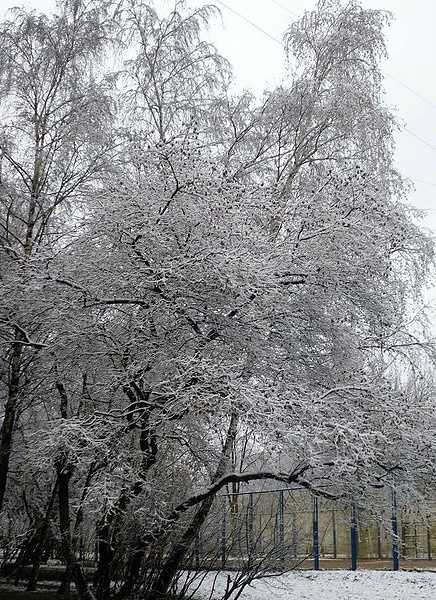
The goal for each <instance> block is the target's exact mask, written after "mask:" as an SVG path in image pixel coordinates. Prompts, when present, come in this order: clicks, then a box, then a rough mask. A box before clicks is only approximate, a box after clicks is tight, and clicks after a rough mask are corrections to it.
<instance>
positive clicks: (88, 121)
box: [0, 2, 110, 508]
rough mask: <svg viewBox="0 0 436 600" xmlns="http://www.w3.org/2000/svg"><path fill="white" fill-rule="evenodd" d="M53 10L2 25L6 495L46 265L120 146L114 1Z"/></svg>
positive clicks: (40, 336) (38, 329) (2, 469)
mask: <svg viewBox="0 0 436 600" xmlns="http://www.w3.org/2000/svg"><path fill="white" fill-rule="evenodd" d="M59 7H60V9H61V11H60V13H59V14H57V15H54V16H53V17H46V16H45V15H38V14H35V13H26V12H25V11H23V10H15V12H12V13H11V19H10V20H8V21H6V22H5V23H3V24H2V26H1V31H0V39H1V44H0V48H1V50H0V65H1V82H0V83H1V88H0V99H1V114H2V127H1V142H0V144H1V187H0V201H1V206H0V208H1V212H0V227H1V230H0V244H1V252H2V283H3V292H2V312H1V326H2V339H3V342H4V344H5V345H4V346H3V348H6V353H5V354H4V355H3V357H2V360H3V365H4V367H3V368H4V378H2V392H1V393H2V397H4V398H5V413H4V417H3V421H2V427H1V437H0V508H1V506H2V504H3V500H4V495H5V490H6V482H7V475H8V468H9V460H10V456H11V450H12V442H13V432H14V425H15V419H16V414H17V408H18V406H19V404H20V401H21V399H22V398H23V396H24V394H25V390H24V387H23V377H22V376H23V371H24V369H25V368H26V369H28V368H29V364H30V363H31V362H32V361H33V359H34V358H35V357H36V355H37V354H38V351H39V350H40V349H41V348H42V347H43V346H44V341H45V339H46V336H48V335H49V332H48V331H45V330H44V328H43V327H42V326H41V320H42V314H43V313H44V311H45V310H47V308H48V307H49V306H50V303H49V302H47V301H45V306H43V305H42V306H41V305H39V306H35V305H34V299H35V295H36V294H37V293H38V289H39V283H38V279H39V278H40V277H41V269H44V263H47V262H48V261H49V260H50V258H51V256H52V255H53V254H54V253H56V251H57V248H59V247H60V246H61V245H62V244H65V242H66V238H65V236H66V234H67V231H68V230H70V229H71V227H72V226H74V219H75V214H76V213H77V211H78V210H79V205H78V202H79V196H80V194H81V193H83V192H84V191H85V189H86V188H87V187H89V185H90V184H91V181H92V180H93V179H95V177H96V175H97V174H98V173H99V172H100V171H101V168H102V166H103V165H104V164H105V161H106V155H105V154H106V151H107V150H108V148H109V147H110V140H109V138H108V130H107V125H108V115H109V114H110V110H109V109H110V101H109V98H108V88H107V86H106V84H105V83H104V81H99V80H98V78H97V77H96V75H95V73H94V69H95V65H96V62H95V61H96V59H97V58H98V57H99V55H101V54H102V53H103V52H104V47H105V43H106V39H107V38H106V34H105V21H104V10H103V9H104V4H103V3H97V4H94V5H93V4H89V5H88V6H86V5H85V4H83V3H81V2H66V3H61V4H60V5H59Z"/></svg>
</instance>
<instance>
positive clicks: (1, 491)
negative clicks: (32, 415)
mask: <svg viewBox="0 0 436 600" xmlns="http://www.w3.org/2000/svg"><path fill="white" fill-rule="evenodd" d="M22 342H23V333H22V331H21V330H20V329H19V328H16V329H15V339H14V342H13V346H12V355H11V359H10V375H9V391H8V399H7V401H6V404H5V416H4V419H3V423H2V427H1V430H0V512H1V511H2V509H3V503H4V498H5V493H6V485H7V479H8V472H9V460H10V456H11V450H12V436H13V431H14V425H15V419H16V415H17V402H18V397H19V390H20V376H21V363H22V357H23V345H22Z"/></svg>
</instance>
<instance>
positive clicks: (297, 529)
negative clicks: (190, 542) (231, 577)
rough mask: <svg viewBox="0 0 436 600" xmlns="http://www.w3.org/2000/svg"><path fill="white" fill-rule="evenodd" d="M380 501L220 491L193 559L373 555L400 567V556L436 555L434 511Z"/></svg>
mask: <svg viewBox="0 0 436 600" xmlns="http://www.w3.org/2000/svg"><path fill="white" fill-rule="evenodd" d="M381 503H383V507H384V508H383V509H382V510H381V511H378V513H377V518H376V517H375V516H374V515H372V514H371V513H370V512H368V511H365V510H361V509H357V508H356V507H355V506H354V505H346V504H344V503H340V502H339V501H333V500H327V499H324V498H315V497H313V496H312V495H311V494H310V493H308V492H307V491H304V490H274V491H267V492H247V493H240V492H238V493H229V494H224V495H222V496H220V497H218V498H217V500H216V502H215V506H214V509H213V511H212V513H211V515H210V517H209V519H208V521H207V522H206V524H205V525H204V526H203V528H202V530H201V532H200V534H199V535H198V537H197V541H196V544H195V548H194V550H193V555H192V561H193V563H194V565H195V566H196V567H197V568H225V569H231V568H247V567H250V568H258V569H264V570H284V569H290V568H297V567H304V568H315V569H317V568H320V564H322V566H323V567H328V566H329V565H330V566H342V567H344V566H347V565H348V566H350V567H351V568H352V569H355V568H357V565H358V562H360V563H361V565H364V564H365V563H366V562H367V561H375V563H377V562H378V563H380V565H381V566H383V567H384V568H393V569H397V568H398V567H399V561H400V560H401V561H407V562H408V563H410V565H412V564H414V561H424V560H427V561H428V560H432V559H433V557H435V558H436V511H435V512H434V513H432V514H430V515H427V516H425V517H424V516H423V515H422V514H421V513H420V511H419V510H414V509H413V508H411V507H402V506H397V505H396V502H395V497H394V496H389V497H388V496H386V497H385V498H382V499H381ZM372 566H374V565H373V564H372ZM402 566H405V564H404V562H402Z"/></svg>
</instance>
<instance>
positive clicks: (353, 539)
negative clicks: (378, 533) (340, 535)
mask: <svg viewBox="0 0 436 600" xmlns="http://www.w3.org/2000/svg"><path fill="white" fill-rule="evenodd" d="M350 542H351V570H352V571H356V570H357V518H356V505H355V503H354V502H352V503H351V523H350Z"/></svg>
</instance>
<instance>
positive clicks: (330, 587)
mask: <svg viewBox="0 0 436 600" xmlns="http://www.w3.org/2000/svg"><path fill="white" fill-rule="evenodd" d="M228 576H230V577H232V574H231V573H227V574H224V573H223V574H220V575H219V576H218V577H217V578H216V581H215V587H214V591H213V592H212V594H211V592H210V589H211V584H212V581H213V579H214V578H212V575H211V574H209V576H207V577H206V579H205V580H204V581H203V583H202V585H201V588H200V589H199V590H198V591H197V592H196V594H195V596H196V598H201V599H202V600H203V599H204V600H208V599H211V600H212V599H219V598H221V597H222V595H223V592H224V590H225V588H226V584H227V577H228ZM435 599H436V572H435V573H434V572H428V571H427V572H422V571H397V572H395V573H394V572H390V571H355V572H352V571H318V572H314V571H297V572H294V573H291V574H289V575H283V576H280V577H274V578H270V579H266V580H261V581H256V582H254V583H253V584H252V585H251V586H249V587H246V588H245V590H244V591H243V592H242V594H241V596H240V600H435Z"/></svg>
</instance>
